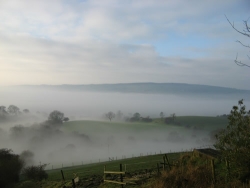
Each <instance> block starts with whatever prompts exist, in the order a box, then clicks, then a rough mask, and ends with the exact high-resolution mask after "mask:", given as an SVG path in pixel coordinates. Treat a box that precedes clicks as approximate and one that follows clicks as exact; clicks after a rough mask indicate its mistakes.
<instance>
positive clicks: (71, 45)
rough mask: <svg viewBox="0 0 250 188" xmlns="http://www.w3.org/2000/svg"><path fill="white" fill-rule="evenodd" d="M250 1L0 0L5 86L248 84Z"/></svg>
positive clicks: (0, 64)
mask: <svg viewBox="0 0 250 188" xmlns="http://www.w3.org/2000/svg"><path fill="white" fill-rule="evenodd" d="M225 15H226V16H227V17H228V18H229V19H230V20H231V21H232V22H234V24H235V26H236V27H237V28H239V29H240V30H243V29H244V25H243V20H247V19H248V18H249V17H250V2H249V1H248V0H221V1H216V0H210V1H199V0H191V1H185V0H176V1H172V0H164V1H163V0H158V1H150V0H134V1H121V0H120V1H117V0H102V1H100V0H86V1H79V0H72V1H65V0H64V1H63V0H54V1H49V0H43V1H38V0H37V1H36V0H22V1H19V0H9V1H5V0H0V20H1V22H0V85H20V84H95V83H129V82H171V83H190V84H206V85H216V86H224V87H233V88H241V89H250V84H249V80H250V68H246V67H243V68H242V67H239V66H237V65H236V64H235V63H234V59H235V57H236V54H237V53H238V54H239V55H238V58H239V60H241V61H242V62H245V63H247V64H250V60H249V59H248V57H247V55H249V49H246V48H244V47H242V46H241V45H240V44H238V43H236V40H240V41H242V42H245V43H246V44H249V41H250V39H249V38H247V37H244V36H242V35H240V34H239V33H237V32H236V31H235V30H233V29H232V27H231V26H230V25H229V23H228V22H227V20H226V17H225Z"/></svg>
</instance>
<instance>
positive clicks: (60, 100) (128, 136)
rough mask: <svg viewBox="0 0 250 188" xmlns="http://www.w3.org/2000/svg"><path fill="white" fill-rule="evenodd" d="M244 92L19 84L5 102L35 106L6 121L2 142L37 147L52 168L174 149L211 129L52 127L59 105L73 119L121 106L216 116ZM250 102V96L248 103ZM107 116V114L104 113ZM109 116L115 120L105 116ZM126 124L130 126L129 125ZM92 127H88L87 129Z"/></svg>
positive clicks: (203, 138)
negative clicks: (111, 90) (41, 87)
mask: <svg viewBox="0 0 250 188" xmlns="http://www.w3.org/2000/svg"><path fill="white" fill-rule="evenodd" d="M239 99H241V97H239V96H218V97H213V98H209V96H207V97H206V96H202V97H199V96H198V95H196V96H186V97H185V96H173V95H160V94H159V95H157V94H134V93H133V94H122V93H88V92H84V93H80V92H62V91H43V90H20V89H19V90H18V91H17V90H15V91H14V90H13V89H9V90H7V89H5V90H3V91H1V92H0V102H1V104H0V106H6V107H8V106H9V105H15V106H17V107H19V108H20V110H23V109H29V111H30V113H29V115H23V116H22V117H20V118H17V119H16V121H10V122H3V121H0V148H9V149H12V150H13V151H14V153H18V154H20V153H21V152H22V151H24V150H29V151H32V152H33V153H34V160H33V163H34V164H39V163H40V162H41V163H42V164H43V163H50V165H49V166H48V167H47V168H51V165H53V166H54V168H59V167H61V166H62V164H63V165H64V166H71V165H72V164H74V165H79V164H82V163H90V162H98V161H99V160H100V161H106V160H108V159H109V157H110V158H116V157H117V158H118V159H121V158H122V157H124V156H126V157H132V156H139V155H140V154H143V155H146V154H154V153H160V152H162V153H163V152H169V151H181V150H187V149H188V150H190V149H192V148H194V147H199V146H203V145H211V144H212V142H211V138H210V135H209V134H210V133H209V132H206V131H203V130H197V129H185V128H183V127H179V126H168V125H166V126H159V127H157V126H152V127H150V126H148V125H147V123H145V129H144V127H143V126H141V127H140V128H138V127H137V128H133V127H131V126H126V125H124V127H123V126H121V125H119V126H117V127H115V126H107V125H106V124H104V125H102V123H100V125H95V126H93V128H92V130H91V131H88V129H89V130H90V129H91V128H89V127H88V126H89V125H87V124H85V125H82V127H83V128H82V129H79V130H75V129H74V128H72V130H71V129H70V128H69V127H65V126H64V125H62V126H59V127H57V126H56V127H46V126H42V125H41V123H42V122H44V121H46V120H47V118H48V115H49V113H50V112H52V111H53V110H59V111H61V112H63V113H64V114H65V116H66V117H69V118H70V120H71V121H72V120H79V119H96V120H100V119H102V118H103V114H105V113H107V112H109V111H113V112H115V113H116V112H117V111H118V110H121V111H122V113H123V116H128V117H131V116H132V115H133V114H134V113H135V112H139V113H140V114H141V116H143V117H146V116H150V117H152V118H156V117H157V118H158V117H159V114H160V112H164V114H165V115H166V116H169V115H170V114H172V113H175V114H176V116H177V117H178V116H184V115H198V116H216V115H221V114H228V113H229V112H230V110H231V108H232V106H233V105H237V102H238V100H239ZM244 104H245V105H246V106H247V107H248V106H250V105H249V104H250V103H249V101H247V100H246V101H245V103H244ZM103 120H104V119H103ZM105 121H109V120H108V119H105ZM125 126H126V127H125ZM84 127H88V129H84Z"/></svg>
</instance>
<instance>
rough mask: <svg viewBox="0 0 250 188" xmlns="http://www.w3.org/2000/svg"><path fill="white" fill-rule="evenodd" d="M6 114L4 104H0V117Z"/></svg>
mask: <svg viewBox="0 0 250 188" xmlns="http://www.w3.org/2000/svg"><path fill="white" fill-rule="evenodd" d="M6 115H8V112H7V111H6V107H5V106H0V118H1V119H4V118H5V117H6Z"/></svg>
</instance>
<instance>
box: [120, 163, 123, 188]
mask: <svg viewBox="0 0 250 188" xmlns="http://www.w3.org/2000/svg"><path fill="white" fill-rule="evenodd" d="M120 172H122V164H120ZM120 178H121V182H123V176H122V174H120ZM121 187H122V188H123V184H121Z"/></svg>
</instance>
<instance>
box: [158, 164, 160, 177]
mask: <svg viewBox="0 0 250 188" xmlns="http://www.w3.org/2000/svg"><path fill="white" fill-rule="evenodd" d="M157 172H158V175H160V167H159V163H157Z"/></svg>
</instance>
